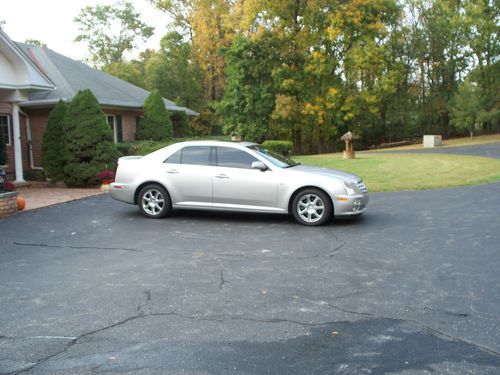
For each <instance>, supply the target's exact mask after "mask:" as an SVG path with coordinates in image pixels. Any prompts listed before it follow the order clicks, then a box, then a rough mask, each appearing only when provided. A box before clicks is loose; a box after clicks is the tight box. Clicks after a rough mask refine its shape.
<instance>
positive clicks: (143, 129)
mask: <svg viewBox="0 0 500 375" xmlns="http://www.w3.org/2000/svg"><path fill="white" fill-rule="evenodd" d="M135 136H136V139H138V140H149V141H167V140H169V139H171V138H172V137H173V129H172V121H171V120H170V116H169V114H168V112H167V109H166V108H165V103H164V102H163V98H162V97H161V94H160V92H159V91H158V90H153V91H151V93H150V94H149V96H148V97H147V98H146V101H145V102H144V117H143V118H141V120H140V122H139V127H138V129H137V131H136V134H135Z"/></svg>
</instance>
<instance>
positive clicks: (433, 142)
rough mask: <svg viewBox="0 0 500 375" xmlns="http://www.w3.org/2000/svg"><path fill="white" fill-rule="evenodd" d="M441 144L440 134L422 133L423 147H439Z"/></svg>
mask: <svg viewBox="0 0 500 375" xmlns="http://www.w3.org/2000/svg"><path fill="white" fill-rule="evenodd" d="M442 145H443V138H442V137H441V136H440V135H424V148H430V147H439V146H442Z"/></svg>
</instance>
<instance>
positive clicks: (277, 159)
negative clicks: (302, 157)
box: [247, 145, 300, 168]
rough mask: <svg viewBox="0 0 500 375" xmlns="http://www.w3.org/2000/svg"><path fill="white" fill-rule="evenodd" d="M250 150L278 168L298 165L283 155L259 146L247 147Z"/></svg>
mask: <svg viewBox="0 0 500 375" xmlns="http://www.w3.org/2000/svg"><path fill="white" fill-rule="evenodd" d="M247 147H248V148H249V149H250V150H253V151H255V152H257V153H258V154H259V155H260V156H262V157H264V158H266V160H268V161H270V162H271V163H273V164H274V165H276V166H277V167H280V168H290V167H295V166H296V165H299V164H300V163H296V162H294V161H293V160H292V159H290V158H287V157H285V156H283V155H280V154H278V153H276V152H273V151H269V150H267V149H265V148H264V147H262V146H259V145H251V146H247Z"/></svg>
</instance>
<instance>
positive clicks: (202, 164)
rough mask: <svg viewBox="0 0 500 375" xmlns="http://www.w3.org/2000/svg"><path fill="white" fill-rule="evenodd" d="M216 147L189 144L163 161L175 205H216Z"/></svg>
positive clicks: (204, 206)
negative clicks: (214, 182)
mask: <svg viewBox="0 0 500 375" xmlns="http://www.w3.org/2000/svg"><path fill="white" fill-rule="evenodd" d="M212 154H213V148H212V147H210V146H186V147H183V148H182V149H180V150H178V151H177V152H175V153H174V154H172V155H171V156H170V157H169V158H168V159H167V160H165V162H164V163H163V171H164V173H165V179H166V180H167V181H168V183H167V188H168V191H169V193H170V195H171V198H172V204H173V205H174V206H178V207H182V206H186V207H200V208H206V207H212V178H213V175H214V169H215V166H214V162H213V161H212V160H213V156H212Z"/></svg>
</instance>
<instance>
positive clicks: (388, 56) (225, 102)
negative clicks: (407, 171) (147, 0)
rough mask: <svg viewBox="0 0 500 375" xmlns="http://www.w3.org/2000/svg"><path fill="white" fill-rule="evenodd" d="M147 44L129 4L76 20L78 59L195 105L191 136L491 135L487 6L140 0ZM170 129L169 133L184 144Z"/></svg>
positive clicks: (495, 123) (369, 0)
mask: <svg viewBox="0 0 500 375" xmlns="http://www.w3.org/2000/svg"><path fill="white" fill-rule="evenodd" d="M151 2H152V3H153V4H154V5H155V6H156V8H157V9H158V11H159V12H166V13H167V14H169V15H170V18H171V19H172V20H173V21H172V23H171V24H170V25H169V32H168V33H167V34H166V35H165V36H164V37H163V39H162V40H161V43H160V46H159V47H158V49H154V50H152V49H148V50H146V51H145V52H142V53H141V54H140V55H139V57H138V58H136V59H133V60H127V59H126V58H125V55H126V53H127V52H130V51H131V50H133V49H134V48H136V47H137V45H138V44H140V43H141V41H144V40H146V39H147V38H148V37H149V36H151V34H152V28H151V27H149V26H148V25H147V21H142V20H141V19H140V10H136V9H134V8H133V6H132V4H131V3H128V2H119V3H117V4H115V5H114V6H109V5H108V6H102V5H98V6H94V7H91V6H88V7H85V8H84V9H82V11H81V13H80V15H79V16H78V17H77V18H75V22H76V23H77V25H78V27H79V36H78V37H77V41H79V42H84V43H87V46H88V48H89V52H90V54H89V58H88V62H89V63H91V64H93V65H94V66H95V67H97V68H99V69H102V70H103V71H106V72H108V73H109V74H112V75H114V76H117V77H119V78H121V79H124V80H126V81H129V82H131V83H133V84H135V85H138V86H141V87H143V88H145V89H147V90H152V89H158V90H159V91H160V93H161V95H162V96H163V97H165V98H169V99H172V100H175V101H176V102H177V103H178V104H179V105H183V106H186V107H189V108H192V109H194V110H195V111H197V112H199V113H200V115H199V116H197V117H195V118H192V119H191V123H190V125H191V126H190V129H188V132H189V133H192V134H182V135H184V136H188V135H194V136H208V135H219V134H231V133H234V132H237V133H238V134H239V135H241V136H242V137H243V139H245V140H250V141H257V142H261V141H264V140H268V139H281V140H290V141H292V142H293V143H294V147H295V152H296V153H302V154H310V153H321V152H329V151H335V150H336V149H338V148H339V145H340V140H339V138H340V136H341V135H342V134H343V133H345V132H346V131H348V130H350V131H352V132H353V133H355V134H356V135H357V136H359V140H358V143H359V146H360V147H370V146H372V145H376V144H380V143H384V142H394V141H399V140H408V139H415V138H417V137H420V136H421V135H423V134H441V135H442V136H443V137H445V138H446V137H450V136H455V135H464V134H467V135H469V134H470V135H471V136H472V135H474V134H478V133H493V132H499V131H500V129H499V127H500V125H499V124H500V107H499V102H500V101H499V92H500V90H499V87H500V86H499V80H500V63H499V59H498V57H499V47H500V46H499V42H498V27H499V6H498V5H499V1H497V0H347V1H346V0H272V1H271V0H151ZM182 135H181V136H182Z"/></svg>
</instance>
